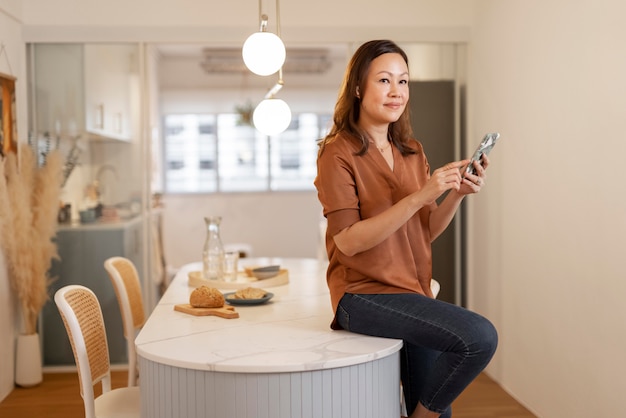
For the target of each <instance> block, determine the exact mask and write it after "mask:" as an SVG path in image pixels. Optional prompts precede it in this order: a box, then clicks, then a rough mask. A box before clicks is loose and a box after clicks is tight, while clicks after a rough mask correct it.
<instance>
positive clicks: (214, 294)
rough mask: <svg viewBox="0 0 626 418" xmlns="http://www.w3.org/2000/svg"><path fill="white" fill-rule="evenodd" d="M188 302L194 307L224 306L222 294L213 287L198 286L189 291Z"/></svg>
mask: <svg viewBox="0 0 626 418" xmlns="http://www.w3.org/2000/svg"><path fill="white" fill-rule="evenodd" d="M189 304H190V305H191V306H193V307H194V308H221V307H222V306H224V295H222V292H220V291H219V290H217V289H215V288H213V287H208V286H200V287H199V288H197V289H194V291H193V292H191V296H189Z"/></svg>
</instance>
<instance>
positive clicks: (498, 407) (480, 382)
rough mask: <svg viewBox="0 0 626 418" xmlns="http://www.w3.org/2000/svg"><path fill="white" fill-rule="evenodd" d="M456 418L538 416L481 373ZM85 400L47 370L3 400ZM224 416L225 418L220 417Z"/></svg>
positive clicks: (28, 407) (0, 411) (72, 383)
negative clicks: (37, 382)
mask: <svg viewBox="0 0 626 418" xmlns="http://www.w3.org/2000/svg"><path fill="white" fill-rule="evenodd" d="M112 377H113V384H112V385H113V387H114V388H115V387H121V386H124V385H125V384H126V372H124V371H114V372H113V374H112ZM452 410H453V417H454V418H536V417H535V415H533V414H531V413H530V412H529V411H528V410H527V409H526V408H524V407H523V406H521V405H520V404H519V403H517V402H516V401H515V400H514V399H513V398H511V397H510V396H509V395H508V394H507V393H506V392H504V391H503V390H502V389H501V388H500V387H499V386H498V385H497V384H496V383H494V382H493V381H492V380H491V379H490V378H489V377H487V376H486V375H480V376H479V377H478V378H477V379H476V380H475V381H474V382H473V383H472V384H471V385H470V386H469V387H468V388H467V389H466V390H465V392H463V394H462V395H461V396H460V397H459V398H458V399H457V401H456V402H455V403H454V404H453V406H452ZM84 416H85V413H84V408H83V401H82V399H81V397H80V394H79V389H78V376H77V375H76V374H74V373H45V374H44V379H43V383H41V384H40V385H38V386H36V387H32V388H16V389H14V390H13V392H11V393H10V394H9V396H7V397H6V398H5V399H4V401H2V403H0V417H2V418H27V417H28V418H34V417H46V418H82V417H84ZM217 418H222V417H217Z"/></svg>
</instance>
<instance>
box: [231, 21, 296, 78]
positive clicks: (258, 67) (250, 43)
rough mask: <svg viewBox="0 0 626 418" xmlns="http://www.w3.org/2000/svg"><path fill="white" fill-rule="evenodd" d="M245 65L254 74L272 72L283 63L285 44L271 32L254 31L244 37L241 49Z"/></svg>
mask: <svg viewBox="0 0 626 418" xmlns="http://www.w3.org/2000/svg"><path fill="white" fill-rule="evenodd" d="M241 54H242V55H243V62H244V63H245V64H246V67H248V69H249V70H250V71H252V72H253V73H255V74H258V75H262V76H266V75H271V74H274V73H275V72H276V71H278V70H279V69H280V67H282V66H283V64H284V63H285V56H286V51H285V44H284V43H283V41H282V40H281V39H280V38H279V37H278V36H277V35H274V34H273V33H271V32H256V33H253V34H252V35H250V36H249V37H248V39H246V42H244V44H243V49H242V51H241Z"/></svg>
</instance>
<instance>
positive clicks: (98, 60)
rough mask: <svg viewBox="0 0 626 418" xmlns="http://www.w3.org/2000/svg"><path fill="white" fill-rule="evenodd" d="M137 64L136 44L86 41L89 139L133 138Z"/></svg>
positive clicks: (85, 74) (85, 67)
mask: <svg viewBox="0 0 626 418" xmlns="http://www.w3.org/2000/svg"><path fill="white" fill-rule="evenodd" d="M137 67H138V65H137V47H136V45H132V44H129V45H124V44H85V46H84V84H85V86H84V89H85V118H86V119H85V128H86V131H87V132H88V133H89V134H90V137H91V138H92V139H101V138H104V139H117V140H122V141H130V140H131V139H132V138H133V136H134V132H133V131H134V126H133V125H134V124H133V120H134V119H136V118H133V116H134V113H135V106H134V103H135V102H137V98H138V93H137V92H138V90H139V88H138V87H139V86H138V80H139V77H138V71H137Z"/></svg>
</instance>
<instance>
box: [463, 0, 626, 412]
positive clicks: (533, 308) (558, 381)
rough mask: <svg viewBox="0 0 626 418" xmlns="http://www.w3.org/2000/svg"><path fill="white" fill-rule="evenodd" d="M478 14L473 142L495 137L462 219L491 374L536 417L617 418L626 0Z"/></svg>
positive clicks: (623, 370) (624, 348)
mask: <svg viewBox="0 0 626 418" xmlns="http://www.w3.org/2000/svg"><path fill="white" fill-rule="evenodd" d="M475 12H476V21H475V24H474V29H473V36H472V43H471V50H470V55H471V59H470V80H469V86H470V99H471V100H470V108H471V114H470V121H471V130H470V133H471V136H472V137H473V138H475V139H477V138H479V137H480V136H481V135H482V133H483V132H486V131H491V130H499V131H500V132H501V133H502V140H501V143H500V144H499V145H498V147H497V148H496V149H495V150H494V153H493V156H492V161H493V166H492V169H491V170H490V172H489V177H488V179H487V184H488V185H487V188H486V190H485V193H484V194H482V195H480V196H478V197H477V198H476V199H473V201H472V203H473V204H472V213H471V217H470V219H471V221H470V222H469V224H470V225H471V227H472V229H471V234H470V236H471V242H470V245H469V248H470V249H472V253H471V255H470V260H471V262H472V268H471V269H470V273H471V290H472V294H471V298H470V301H471V306H472V307H473V308H475V309H477V310H478V311H481V312H483V313H486V314H487V315H488V316H489V317H490V318H492V319H494V320H495V321H496V323H497V326H498V329H499V332H500V338H501V342H500V346H499V349H498V353H497V354H496V358H495V360H494V361H493V363H492V365H491V366H490V368H489V371H490V373H491V374H492V376H493V377H494V378H495V379H496V380H497V381H498V382H500V383H501V384H502V385H503V386H504V387H505V388H506V389H507V390H509V391H510V392H511V393H512V394H514V395H515V397H517V398H518V399H520V400H522V402H523V403H524V404H526V405H527V406H528V407H530V408H531V409H532V410H533V411H535V412H536V414H537V415H538V416H540V417H544V418H561V417H568V418H583V417H585V418H586V417H607V418H608V417H618V416H620V417H621V416H625V413H624V400H623V395H624V388H626V359H625V357H624V353H626V326H625V320H626V304H625V303H624V301H623V299H624V295H626V281H625V280H624V279H625V278H626V269H625V267H624V266H625V265H624V254H625V249H626V196H625V195H624V192H623V191H624V190H625V187H624V180H623V178H624V155H626V141H625V140H624V132H626V76H625V75H626V54H624V50H625V46H624V41H625V40H626V26H624V25H623V18H624V17H625V16H626V3H624V2H623V1H620V0H602V1H597V0H580V1H576V2H570V1H564V0H549V1H546V0H540V1H539V0H536V1H528V0H516V1H507V2H502V1H493V0H484V1H482V0H481V1H477V2H476V11H475Z"/></svg>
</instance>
